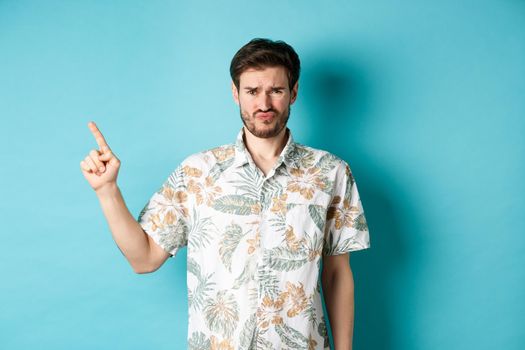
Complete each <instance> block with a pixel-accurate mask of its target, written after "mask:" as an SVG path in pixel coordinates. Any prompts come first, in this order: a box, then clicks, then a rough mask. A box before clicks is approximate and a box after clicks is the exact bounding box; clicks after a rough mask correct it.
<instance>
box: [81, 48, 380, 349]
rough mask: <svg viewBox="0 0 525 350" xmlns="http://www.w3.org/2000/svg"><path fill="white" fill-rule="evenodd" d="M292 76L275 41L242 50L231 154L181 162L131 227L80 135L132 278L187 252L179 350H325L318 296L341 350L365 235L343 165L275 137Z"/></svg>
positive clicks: (218, 152)
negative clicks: (183, 336)
mask: <svg viewBox="0 0 525 350" xmlns="http://www.w3.org/2000/svg"><path fill="white" fill-rule="evenodd" d="M299 71H300V62H299V57H298V56H297V54H296V53H295V51H294V50H293V48H292V47H291V46H289V45H288V44H286V43H284V42H282V41H277V42H275V41H271V40H268V39H254V40H252V41H250V42H249V43H248V44H246V45H245V46H243V47H242V48H241V49H240V50H239V51H238V52H237V53H236V55H235V56H234V58H233V60H232V62H231V66H230V73H231V77H232V93H233V98H234V100H235V102H236V103H237V104H238V105H239V109H240V115H241V119H242V122H243V124H244V126H243V128H242V129H241V131H240V132H239V134H238V136H237V139H236V141H235V143H232V144H228V145H224V146H220V147H217V148H214V149H211V150H207V151H204V152H200V153H197V154H193V155H191V156H189V157H188V158H186V159H185V160H184V161H183V162H182V163H181V164H180V165H179V166H178V167H177V169H175V170H174V171H173V172H172V173H171V174H170V176H169V177H168V178H167V180H166V181H165V182H164V184H163V185H162V187H161V188H160V189H159V190H158V191H157V192H156V193H154V194H153V196H152V197H151V199H150V200H149V201H148V203H147V204H146V205H145V207H144V209H143V210H142V211H141V213H140V214H139V217H138V219H137V220H135V219H134V217H133V216H132V215H131V214H130V212H129V211H128V209H127V208H126V205H125V203H124V200H123V198H122V196H121V193H120V191H119V189H118V187H117V184H116V179H117V173H118V169H119V166H120V162H119V160H118V159H117V157H116V156H115V155H114V154H113V153H112V151H111V150H110V148H109V146H108V145H107V143H106V141H105V140H104V137H103V136H102V134H101V133H100V131H99V130H98V128H97V127H96V125H95V124H94V123H90V124H89V127H90V129H91V131H92V132H93V135H94V136H95V138H96V140H97V143H98V145H99V148H100V150H93V151H91V152H90V153H89V155H88V156H87V157H86V158H85V159H84V160H83V161H82V162H81V164H80V165H81V168H82V172H83V174H84V176H85V177H86V179H87V180H88V182H89V183H90V185H91V186H92V187H93V189H94V190H95V191H96V193H97V196H98V198H99V200H100V204H101V206H102V209H103V211H104V214H105V216H106V219H107V221H108V223H109V226H110V230H111V232H112V234H113V237H114V239H115V241H116V243H117V245H118V246H119V248H120V249H121V251H122V252H123V254H124V255H125V257H126V258H127V259H128V261H129V263H130V264H131V266H132V267H133V269H134V271H135V272H137V273H148V272H153V271H155V270H157V269H158V268H159V267H160V266H161V265H162V264H163V263H164V262H165V261H166V259H167V258H168V257H170V256H174V255H175V254H176V253H177V251H178V250H179V249H180V248H181V247H184V246H187V247H188V274H187V284H188V297H189V327H188V346H189V348H190V349H209V348H210V349H232V350H233V349H280V348H283V347H284V348H291V349H327V348H328V347H329V344H328V337H327V331H326V319H325V317H324V315H323V308H322V303H321V295H320V292H321V285H322V287H323V292H324V298H325V302H326V305H327V310H328V315H329V320H330V324H331V327H332V334H333V338H334V345H335V348H336V349H338V350H339V349H345V350H346V349H351V347H352V336H353V319H354V282H353V276H352V272H351V269H350V265H349V252H350V251H355V250H360V249H365V248H368V247H369V246H370V242H369V234H368V228H367V224H366V220H365V216H364V213H363V208H362V205H361V201H360V199H359V193H358V191H357V186H356V183H355V181H354V178H353V176H352V173H351V171H350V168H349V167H348V165H347V163H345V162H344V161H343V160H341V159H339V158H337V157H336V156H334V155H332V154H330V153H328V152H326V151H321V150H317V149H313V148H310V147H307V146H303V145H300V144H298V143H295V142H294V141H293V138H292V135H291V132H290V130H289V129H288V128H287V127H286V123H287V121H288V117H289V115H290V106H291V105H292V104H293V103H294V102H295V100H296V98H297V91H298V79H299ZM321 261H322V262H323V263H322V265H321ZM321 266H322V269H321Z"/></svg>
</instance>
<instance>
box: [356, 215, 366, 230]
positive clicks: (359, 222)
mask: <svg viewBox="0 0 525 350" xmlns="http://www.w3.org/2000/svg"><path fill="white" fill-rule="evenodd" d="M354 227H355V228H356V230H359V231H367V230H368V225H367V223H366V219H365V216H364V215H363V214H359V215H358V216H357V217H356V218H355V219H354Z"/></svg>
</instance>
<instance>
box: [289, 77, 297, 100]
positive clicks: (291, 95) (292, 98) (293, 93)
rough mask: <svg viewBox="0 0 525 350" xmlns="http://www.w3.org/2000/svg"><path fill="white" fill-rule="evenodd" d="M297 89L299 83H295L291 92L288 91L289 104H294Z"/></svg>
mask: <svg viewBox="0 0 525 350" xmlns="http://www.w3.org/2000/svg"><path fill="white" fill-rule="evenodd" d="M298 89H299V81H297V82H296V83H295V85H294V87H293V89H292V91H290V104H293V103H294V102H295V99H296V98H297V90H298Z"/></svg>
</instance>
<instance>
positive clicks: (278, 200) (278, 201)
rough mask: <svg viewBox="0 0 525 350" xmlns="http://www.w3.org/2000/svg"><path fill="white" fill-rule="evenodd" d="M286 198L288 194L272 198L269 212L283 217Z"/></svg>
mask: <svg viewBox="0 0 525 350" xmlns="http://www.w3.org/2000/svg"><path fill="white" fill-rule="evenodd" d="M287 198H288V193H283V194H282V195H280V196H278V197H274V198H272V203H273V205H272V207H271V208H270V210H271V211H272V212H274V213H276V214H281V215H285V214H286V209H287V208H286V199H287Z"/></svg>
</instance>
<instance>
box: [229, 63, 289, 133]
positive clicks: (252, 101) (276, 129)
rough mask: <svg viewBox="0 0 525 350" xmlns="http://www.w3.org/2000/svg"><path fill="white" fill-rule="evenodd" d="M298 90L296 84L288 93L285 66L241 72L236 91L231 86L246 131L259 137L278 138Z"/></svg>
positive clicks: (233, 86) (234, 87) (233, 85)
mask: <svg viewBox="0 0 525 350" xmlns="http://www.w3.org/2000/svg"><path fill="white" fill-rule="evenodd" d="M297 87H298V84H297V83H296V84H295V86H294V87H293V89H292V90H290V88H289V84H288V76H287V74H286V68H284V67H280V66H279V67H266V68H264V69H261V70H256V69H248V70H246V71H244V72H242V73H241V75H240V77H239V89H238V90H237V87H236V86H235V84H233V83H232V92H233V99H234V100H235V102H236V103H237V104H238V105H239V110H240V114H241V119H242V122H243V124H244V126H245V127H246V128H247V129H248V131H250V133H252V134H253V135H254V136H256V137H261V138H270V137H274V136H277V135H278V134H279V133H280V132H281V131H282V130H283V129H284V128H285V126H286V122H287V121H288V117H289V116H290V106H291V105H292V104H293V103H294V102H295V99H296V97H297Z"/></svg>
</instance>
